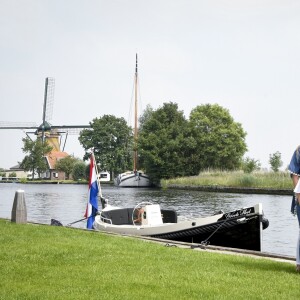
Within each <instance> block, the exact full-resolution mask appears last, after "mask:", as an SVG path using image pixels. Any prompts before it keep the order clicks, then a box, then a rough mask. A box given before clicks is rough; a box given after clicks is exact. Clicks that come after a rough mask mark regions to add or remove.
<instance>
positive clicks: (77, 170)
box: [72, 161, 86, 180]
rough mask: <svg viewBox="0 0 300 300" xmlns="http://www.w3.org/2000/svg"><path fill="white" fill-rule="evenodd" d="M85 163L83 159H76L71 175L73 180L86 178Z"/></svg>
mask: <svg viewBox="0 0 300 300" xmlns="http://www.w3.org/2000/svg"><path fill="white" fill-rule="evenodd" d="M85 170H86V165H85V163H84V162H83V161H77V162H76V163H75V164H74V166H73V171H72V175H73V178H74V180H80V179H85V178H86V172H85Z"/></svg>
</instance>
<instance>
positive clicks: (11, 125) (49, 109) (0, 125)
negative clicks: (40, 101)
mask: <svg viewBox="0 0 300 300" xmlns="http://www.w3.org/2000/svg"><path fill="white" fill-rule="evenodd" d="M54 86H55V80H54V78H51V77H47V78H46V80H45V93H44V105H43V116H42V124H41V125H39V126H38V125H37V124H36V123H34V122H26V123H21V122H0V129H21V130H23V131H25V133H26V135H27V136H28V137H29V138H30V136H29V134H33V133H34V134H35V135H36V136H37V138H41V139H42V141H43V142H44V141H45V140H47V142H48V144H49V145H51V146H52V147H53V150H54V151H58V152H59V151H61V149H60V148H61V147H60V146H61V144H62V137H63V136H65V139H64V144H63V148H62V151H64V148H65V145H66V141H67V137H68V135H69V134H70V135H71V134H79V132H80V131H81V130H82V129H84V128H90V125H52V124H51V123H50V121H51V119H52V114H53V101H54ZM33 130H34V131H33Z"/></svg>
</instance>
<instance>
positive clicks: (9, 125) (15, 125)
mask: <svg viewBox="0 0 300 300" xmlns="http://www.w3.org/2000/svg"><path fill="white" fill-rule="evenodd" d="M37 128H38V126H37V124H36V123H34V122H2V121H0V129H22V130H27V129H37Z"/></svg>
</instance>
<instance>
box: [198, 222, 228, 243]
mask: <svg viewBox="0 0 300 300" xmlns="http://www.w3.org/2000/svg"><path fill="white" fill-rule="evenodd" d="M228 220H229V219H226V220H225V221H224V222H222V223H221V224H220V225H219V226H218V227H217V229H216V230H215V231H214V232H213V233H212V234H211V235H210V236H209V237H208V238H207V239H205V240H204V241H202V242H201V243H200V244H201V245H204V246H207V245H208V244H209V239H210V238H211V237H212V236H213V235H214V234H215V233H216V232H217V231H218V230H219V229H220V228H221V227H222V226H223V225H224V224H225V223H226V222H227V221H228Z"/></svg>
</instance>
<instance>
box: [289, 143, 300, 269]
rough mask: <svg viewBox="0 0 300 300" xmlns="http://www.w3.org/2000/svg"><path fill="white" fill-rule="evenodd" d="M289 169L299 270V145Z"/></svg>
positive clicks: (297, 267)
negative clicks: (292, 192)
mask: <svg viewBox="0 0 300 300" xmlns="http://www.w3.org/2000/svg"><path fill="white" fill-rule="evenodd" d="M288 169H289V171H290V173H291V178H292V180H293V186H294V195H293V200H292V206H291V211H292V213H294V214H295V213H296V214H297V217H298V222H299V236H298V243H297V248H296V264H297V266H296V271H297V272H300V180H299V176H300V146H298V147H297V149H296V150H295V151H294V153H293V156H292V159H291V162H290V164H289V168H288Z"/></svg>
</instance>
